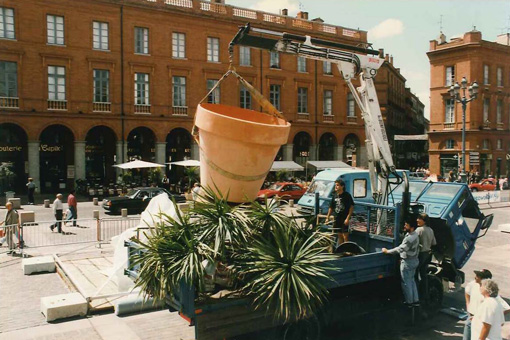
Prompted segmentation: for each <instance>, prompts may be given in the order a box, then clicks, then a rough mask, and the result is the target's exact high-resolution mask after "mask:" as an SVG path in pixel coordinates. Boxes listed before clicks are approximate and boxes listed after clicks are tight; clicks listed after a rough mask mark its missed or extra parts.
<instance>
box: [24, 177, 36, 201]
mask: <svg viewBox="0 0 510 340" xmlns="http://www.w3.org/2000/svg"><path fill="white" fill-rule="evenodd" d="M26 185H27V189H28V204H31V205H33V204H34V201H35V200H34V192H35V183H34V179H33V178H29V179H28V183H27V184H26Z"/></svg>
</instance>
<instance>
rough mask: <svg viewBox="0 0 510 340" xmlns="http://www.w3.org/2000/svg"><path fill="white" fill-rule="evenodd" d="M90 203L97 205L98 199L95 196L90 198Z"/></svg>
mask: <svg viewBox="0 0 510 340" xmlns="http://www.w3.org/2000/svg"><path fill="white" fill-rule="evenodd" d="M92 204H94V205H99V199H98V198H97V197H94V198H92Z"/></svg>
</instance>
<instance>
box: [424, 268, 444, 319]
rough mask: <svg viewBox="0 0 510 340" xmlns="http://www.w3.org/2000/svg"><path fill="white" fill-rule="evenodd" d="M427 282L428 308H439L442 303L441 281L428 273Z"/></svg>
mask: <svg viewBox="0 0 510 340" xmlns="http://www.w3.org/2000/svg"><path fill="white" fill-rule="evenodd" d="M428 284H429V291H428V295H429V301H428V304H427V305H428V309H430V310H431V311H435V310H439V308H441V306H442V304H443V284H442V283H441V280H440V279H439V278H438V277H437V276H435V275H428Z"/></svg>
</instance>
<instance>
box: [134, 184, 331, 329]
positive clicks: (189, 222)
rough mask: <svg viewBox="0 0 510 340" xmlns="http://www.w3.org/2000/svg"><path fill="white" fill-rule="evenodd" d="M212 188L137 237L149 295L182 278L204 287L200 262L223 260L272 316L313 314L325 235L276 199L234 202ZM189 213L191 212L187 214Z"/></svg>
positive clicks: (325, 258)
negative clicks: (188, 211) (284, 211)
mask: <svg viewBox="0 0 510 340" xmlns="http://www.w3.org/2000/svg"><path fill="white" fill-rule="evenodd" d="M216 192H218V190H217V188H216V190H215V191H213V190H212V189H210V188H203V195H202V196H201V200H199V202H197V204H196V206H195V207H194V209H192V210H191V214H190V215H181V214H178V216H177V217H176V218H171V217H170V216H166V215H163V217H164V220H163V222H162V223H160V224H158V225H157V227H156V228H155V229H154V230H152V229H151V231H150V232H148V233H146V237H147V240H146V241H138V243H139V245H140V246H141V247H142V248H143V249H144V252H142V253H141V255H139V256H137V257H136V258H135V261H134V262H135V264H138V265H140V270H139V277H138V279H137V281H136V285H137V287H140V288H141V290H142V292H143V293H144V294H145V295H146V296H152V297H154V298H155V299H156V300H161V299H164V298H165V295H166V294H167V293H171V292H175V291H176V289H178V287H179V285H180V283H181V282H185V283H187V284H192V285H194V287H195V289H196V290H197V292H198V293H204V290H205V289H204V280H205V276H206V273H205V269H204V263H205V261H206V260H207V261H208V262H209V263H214V264H216V265H218V264H220V263H221V264H222V265H228V266H230V267H231V268H232V273H231V275H232V277H231V278H232V280H233V281H235V282H236V283H237V291H236V293H238V294H239V295H241V296H246V297H249V298H251V300H252V302H253V305H254V307H255V308H256V309H265V310H267V311H268V313H271V314H272V315H274V316H275V318H278V319H281V320H283V321H295V320H299V319H303V318H308V317H311V316H313V315H314V314H315V313H316V312H317V311H318V310H319V309H320V307H321V305H322V304H323V303H324V301H325V300H326V298H327V293H328V291H327V289H326V288H325V286H324V284H325V283H326V282H327V281H328V280H330V279H331V277H330V276H329V274H328V271H329V270H331V268H330V266H329V263H330V261H331V260H333V259H336V256H335V255H334V254H330V253H328V252H327V249H328V247H329V246H330V245H331V240H330V238H329V236H326V235H325V234H323V233H321V232H319V231H317V230H316V229H315V228H313V227H310V225H307V226H306V227H304V228H302V227H301V226H298V224H297V223H296V222H295V221H294V219H292V218H290V217H289V216H285V215H283V214H282V213H279V212H277V203H276V202H274V201H273V200H269V201H268V200H266V201H265V202H264V203H257V202H252V203H251V204H244V205H237V206H233V205H231V204H229V203H228V197H224V196H222V195H221V194H220V195H217V194H216ZM190 216H193V217H190Z"/></svg>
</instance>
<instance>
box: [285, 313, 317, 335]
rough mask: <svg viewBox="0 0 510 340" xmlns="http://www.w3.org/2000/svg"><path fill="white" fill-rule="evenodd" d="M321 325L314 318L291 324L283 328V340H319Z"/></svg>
mask: <svg viewBox="0 0 510 340" xmlns="http://www.w3.org/2000/svg"><path fill="white" fill-rule="evenodd" d="M320 336H321V325H320V322H319V320H318V319H317V318H316V317H312V318H310V319H307V320H301V321H298V322H293V323H291V324H289V325H287V326H286V327H285V330H284V333H283V340H319V339H320Z"/></svg>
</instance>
